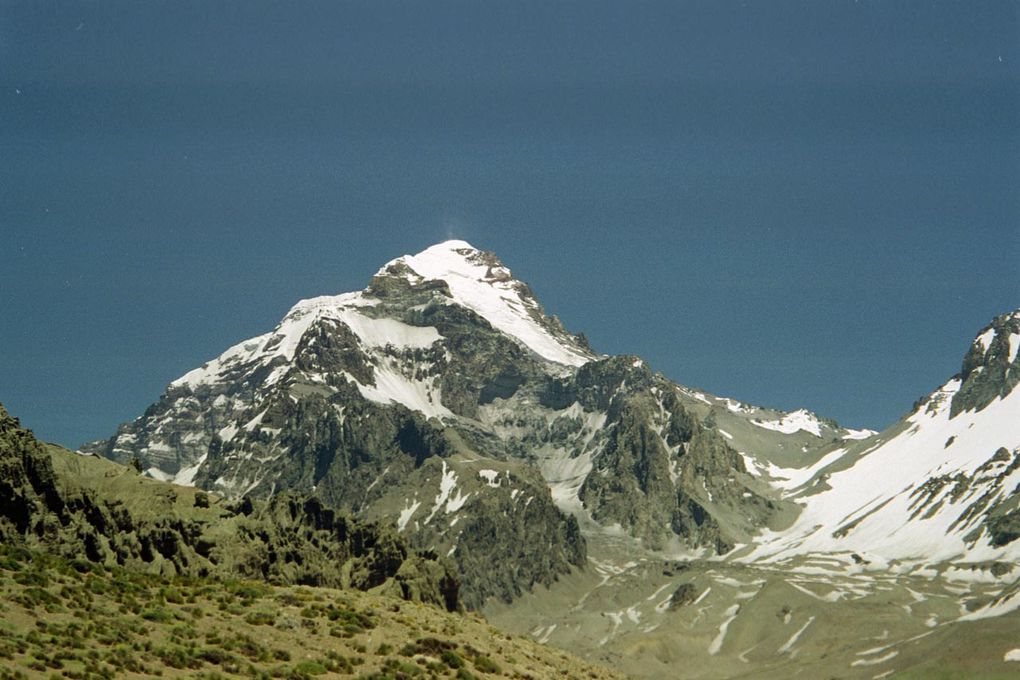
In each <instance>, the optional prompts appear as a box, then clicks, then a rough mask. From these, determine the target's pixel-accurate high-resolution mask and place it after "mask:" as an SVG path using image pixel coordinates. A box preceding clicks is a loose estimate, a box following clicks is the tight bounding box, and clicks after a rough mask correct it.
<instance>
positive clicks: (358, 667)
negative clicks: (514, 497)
mask: <svg viewBox="0 0 1020 680" xmlns="http://www.w3.org/2000/svg"><path fill="white" fill-rule="evenodd" d="M0 668H2V670H0V678H3V679H6V678H27V677H40V678H41V677H46V678H78V679H85V678H113V677H126V678H134V677H152V676H161V677H168V678H172V677H206V678H214V677H249V678H311V677H316V676H321V677H324V678H325V677H336V676H345V677H349V676H354V677H360V678H421V679H423V680H424V679H425V678H460V679H469V678H491V677H508V678H551V677H557V678H578V679H580V678H590V679H597V678H614V677H621V676H617V675H616V674H614V673H612V672H610V671H607V670H604V669H601V668H598V667H595V666H591V665H588V664H586V663H584V662H582V661H580V660H578V659H576V658H573V657H571V656H569V655H567V654H565V653H564V652H561V651H558V650H555V649H552V648H548V647H543V646H542V645H539V644H537V643H534V642H531V641H530V640H527V639H523V638H517V637H514V636H510V635H507V634H504V633H501V632H498V631H496V630H495V629H493V628H491V627H490V626H489V625H487V624H486V623H485V622H484V621H483V620H481V619H480V618H477V617H474V616H469V615H463V614H456V613H449V612H445V611H442V610H440V609H439V608H437V607H433V606H429V605H426V604H421V603H417V602H407V601H401V600H398V599H394V598H390V597H386V596H382V595H377V594H373V593H364V592H359V591H351V590H336V589H332V588H315V587H308V586H271V585H268V584H266V583H264V582H258V581H245V580H226V581H220V580H214V579H208V578H205V579H203V578H190V577H165V576H159V575H155V574H145V573H140V572H135V571H130V570H127V569H124V568H121V567H112V568H106V567H103V566H102V565H98V564H95V563H92V562H89V561H87V560H84V559H78V560H68V559H63V558H57V557H53V556H50V555H46V554H42V553H38V552H36V553H33V552H29V551H27V550H24V549H20V548H10V547H3V548H0Z"/></svg>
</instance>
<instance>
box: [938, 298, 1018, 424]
mask: <svg viewBox="0 0 1020 680" xmlns="http://www.w3.org/2000/svg"><path fill="white" fill-rule="evenodd" d="M1017 345H1020V310H1017V311H1015V312H1011V313H1009V314H1001V315H999V316H997V317H995V318H994V319H993V320H992V323H991V324H989V325H988V326H986V327H985V328H983V329H982V330H981V332H980V333H979V334H978V337H977V338H976V339H975V340H974V342H973V343H972V344H971V346H970V350H969V351H968V352H967V355H966V356H965V357H964V359H963V367H962V368H961V369H960V374H959V376H958V377H959V378H960V380H961V385H960V389H959V391H958V392H957V393H956V394H955V395H954V396H953V402H952V406H951V409H950V417H953V416H955V415H956V414H958V413H960V412H962V411H980V410H981V409H983V408H984V407H986V406H988V405H989V404H990V403H992V402H993V401H994V400H995V399H997V398H999V397H1005V396H1006V395H1007V394H1009V393H1010V392H1011V391H1012V390H1013V388H1014V387H1016V385H1017V383H1020V352H1016V349H1015V347H1016V346H1017Z"/></svg>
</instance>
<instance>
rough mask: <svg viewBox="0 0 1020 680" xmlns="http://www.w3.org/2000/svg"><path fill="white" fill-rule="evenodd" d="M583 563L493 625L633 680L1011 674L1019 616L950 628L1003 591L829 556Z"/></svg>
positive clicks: (618, 555)
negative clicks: (753, 561)
mask: <svg viewBox="0 0 1020 680" xmlns="http://www.w3.org/2000/svg"><path fill="white" fill-rule="evenodd" d="M589 554H590V558H589V565H588V568H587V569H585V570H582V571H578V572H575V573H574V574H571V575H570V576H567V577H564V578H562V579H561V580H560V581H559V582H558V583H556V584H555V585H554V586H553V587H552V588H548V589H546V588H537V589H536V590H535V592H534V593H531V594H529V595H527V596H525V597H524V598H522V599H521V600H519V601H517V602H515V603H514V604H512V605H505V604H491V605H490V606H489V607H488V608H487V609H486V612H485V613H486V615H487V616H488V617H489V620H490V621H492V622H493V624H494V625H496V626H497V627H499V628H502V629H504V630H507V631H510V632H515V633H519V634H530V635H531V636H532V637H533V638H534V639H536V640H538V641H540V642H543V643H547V644H550V645H554V646H557V647H560V648H563V649H566V650H569V651H571V652H573V653H575V654H578V655H580V656H582V657H584V658H587V659H590V660H592V661H595V662H598V663H602V664H605V665H608V666H611V667H614V668H617V669H619V670H621V671H623V672H625V673H627V674H628V675H631V676H633V677H636V678H666V677H668V678H692V679H693V678H697V679H705V680H708V679H717V678H719V679H721V678H776V679H779V678H789V677H804V678H822V677H824V678H869V679H872V678H874V679H879V678H886V677H896V678H1015V677H1018V676H1020V660H1017V659H1020V651H1018V649H1020V612H1018V611H1014V612H1012V613H1009V614H1005V615H1003V616H997V617H983V618H977V619H976V620H970V621H961V620H960V618H961V616H966V615H967V614H968V613H969V614H970V615H971V616H972V617H973V616H974V612H975V611H980V608H981V607H982V606H983V605H986V604H987V603H988V602H990V601H991V599H992V597H993V596H995V595H996V594H998V593H999V592H1001V591H1002V588H1003V584H1002V583H993V582H988V581H984V580H982V579H978V578H969V576H970V575H968V574H954V575H952V578H945V577H943V576H936V575H935V574H934V573H922V574H916V573H915V574H914V575H910V574H896V573H894V571H893V570H890V569H889V568H888V565H868V564H858V563H856V562H855V561H852V560H849V561H848V562H843V561H841V560H839V559H834V558H831V557H811V556H808V557H803V558H797V559H796V560H788V561H786V562H783V563H779V564H773V565H746V564H739V563H734V562H728V561H721V560H704V559H687V560H675V559H663V557H662V556H661V555H656V554H652V553H648V554H641V553H640V552H637V551H636V550H635V549H634V546H633V543H632V542H630V541H624V540H621V539H614V538H612V537H605V536H602V537H598V536H590V537H589ZM968 578H969V580H968ZM961 603H964V604H961Z"/></svg>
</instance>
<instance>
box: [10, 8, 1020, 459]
mask: <svg viewBox="0 0 1020 680" xmlns="http://www.w3.org/2000/svg"><path fill="white" fill-rule="evenodd" d="M1018 8H1020V5H1018V3H1017V2H980V1H973V0H968V1H962V2H939V1H936V2H905V1H904V2H888V1H884V0H883V1H877V2H869V1H867V0H862V1H860V2H853V1H852V0H848V1H838V2H836V1H825V0H805V1H804V2H787V1H772V2H756V1H752V0H748V1H747V2H725V1H719V0H711V1H704V2H681V1H674V2H640V1H628V2H613V3H609V2H556V1H548V0H543V1H542V2H526V1H517V2H495V1H492V2H481V1H478V0H467V1H465V2H445V1H438V2H437V1H432V2H424V1H420V2H399V3H395V2H386V1H382V0H372V1H369V2H332V1H331V2H318V3H311V2H298V1H295V0H289V1H287V2H258V1H253V0H244V1H236V2H234V1H225V2H210V1H208V0H202V1H200V2H165V3H164V2H135V1H131V2H123V1H121V2H118V1H114V0H104V1H103V2H88V3H76V2H72V1H69V0H59V1H57V0H48V1H43V0H33V1H31V2H12V1H11V0H2V1H0V401H2V402H4V403H5V405H6V406H7V407H8V408H9V409H10V410H11V411H12V412H13V413H15V414H16V415H19V416H20V417H21V418H22V421H23V422H24V423H25V424H26V425H27V426H29V427H31V428H33V429H35V430H36V432H37V433H38V434H39V435H40V436H42V437H43V438H45V439H49V440H51V441H56V442H59V443H62V444H65V445H70V446H77V445H78V444H80V443H81V442H82V441H85V440H87V439H93V438H99V437H105V436H109V435H110V434H111V433H112V432H113V431H114V430H115V428H116V425H117V424H118V423H119V422H121V421H125V420H129V419H131V418H133V417H135V416H136V415H138V414H140V413H141V412H142V411H143V410H144V409H145V407H146V406H147V405H148V404H149V403H151V402H153V401H155V399H156V398H157V397H158V396H159V394H160V392H161V391H162V389H163V387H164V386H165V385H166V383H168V382H169V381H170V380H172V379H174V378H176V377H177V376H179V375H181V374H183V373H185V372H186V371H187V370H189V369H191V368H193V367H196V366H198V365H200V364H201V363H202V362H203V361H206V360H208V359H210V358H212V357H214V356H216V355H218V354H219V353H220V352H221V351H222V350H224V349H226V348H227V347H228V346H229V345H231V344H233V343H235V342H238V341H240V340H242V339H245V338H248V337H251V336H254V335H257V334H260V333H263V332H266V331H268V330H270V329H271V328H272V327H273V325H274V324H275V323H276V322H277V321H278V320H279V319H280V317H282V316H283V314H284V313H285V312H286V311H287V309H288V308H289V307H290V306H291V305H292V304H293V303H294V302H296V301H297V300H298V299H300V298H303V297H310V296H314V295H323V294H333V293H339V292H344V291H348V290H356V289H360V288H362V287H364V286H365V284H366V283H367V282H368V279H369V278H370V276H371V275H372V273H373V272H374V271H375V270H376V269H377V268H378V267H379V266H380V265H381V264H383V263H384V262H386V261H387V260H389V259H391V258H393V257H396V256H398V255H401V254H403V253H407V252H417V251H419V250H421V249H423V248H425V247H427V246H428V245H430V244H432V243H434V242H436V241H439V240H443V239H446V238H449V237H457V238H463V239H466V240H468V241H470V242H472V243H473V244H474V245H476V246H477V247H480V248H483V249H487V250H494V251H496V252H497V254H499V256H500V257H501V258H502V259H503V261H504V262H505V263H507V264H508V265H509V266H510V267H511V268H512V269H513V270H514V272H515V274H516V275H517V276H518V277H519V278H522V279H524V280H526V281H528V282H529V283H531V284H532V287H533V288H534V289H535V291H536V293H537V294H538V296H539V298H540V300H542V302H543V303H544V304H545V306H546V309H547V311H549V312H550V313H554V314H557V315H558V316H560V317H561V319H562V320H563V321H564V323H565V325H566V326H567V327H568V328H569V329H570V330H573V331H584V332H585V333H586V334H587V335H588V336H589V338H590V339H591V342H592V344H593V346H594V347H595V348H596V349H597V350H599V351H601V352H605V353H632V354H638V355H641V356H642V357H644V358H645V359H646V360H647V361H648V362H649V363H650V364H651V366H652V367H653V369H656V370H659V371H661V372H663V373H664V374H666V375H667V376H669V377H670V378H673V379H675V380H677V381H679V382H681V383H684V384H687V385H691V386H696V387H700V388H702V389H705V390H708V391H710V392H713V393H716V394H720V395H725V396H730V397H734V398H738V399H741V400H744V401H749V402H751V403H757V404H763V405H769V406H775V407H780V408H786V409H792V408H797V407H802V406H803V407H807V408H809V409H812V410H814V411H816V412H818V413H820V414H822V415H825V416H829V417H833V418H836V419H837V420H839V421H840V422H842V423H844V424H847V425H851V426H858V427H859V426H869V427H881V426H885V425H888V424H890V423H891V422H893V421H894V420H895V419H896V418H898V417H899V416H900V415H901V414H903V413H904V412H905V411H907V410H909V408H910V406H911V404H912V402H913V401H914V400H915V399H916V398H917V397H919V396H921V395H922V394H926V393H927V392H929V391H930V390H932V389H933V388H935V387H936V386H938V385H939V384H940V383H941V382H942V381H944V380H945V379H946V378H948V377H949V376H950V375H952V374H953V373H955V372H956V371H957V370H958V369H959V364H960V361H961V359H962V356H963V353H964V351H965V350H966V348H967V346H968V343H969V341H970V339H971V337H972V336H973V334H974V333H975V332H976V331H977V330H978V329H979V328H980V327H981V326H982V325H984V324H986V323H987V322H988V321H989V320H990V319H991V317H992V316H994V315H995V314H997V313H1001V312H1003V311H1007V310H1010V309H1014V308H1016V307H1018V306H1020V274H1018V272H1020V266H1018V264H1020V189H1018V187H1020V125H1018V121H1020V14H1018V13H1020V9H1018Z"/></svg>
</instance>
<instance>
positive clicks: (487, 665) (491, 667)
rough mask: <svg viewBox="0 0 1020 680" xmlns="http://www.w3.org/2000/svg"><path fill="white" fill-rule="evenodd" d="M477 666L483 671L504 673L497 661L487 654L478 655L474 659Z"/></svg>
mask: <svg viewBox="0 0 1020 680" xmlns="http://www.w3.org/2000/svg"><path fill="white" fill-rule="evenodd" d="M473 661H474V664H475V668H477V669H478V670H480V671H481V672H483V673H502V672H503V670H502V669H501V668H500V667H499V664H497V663H496V662H495V661H493V660H492V659H490V658H489V657H487V656H476V657H475V658H474V659H473Z"/></svg>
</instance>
